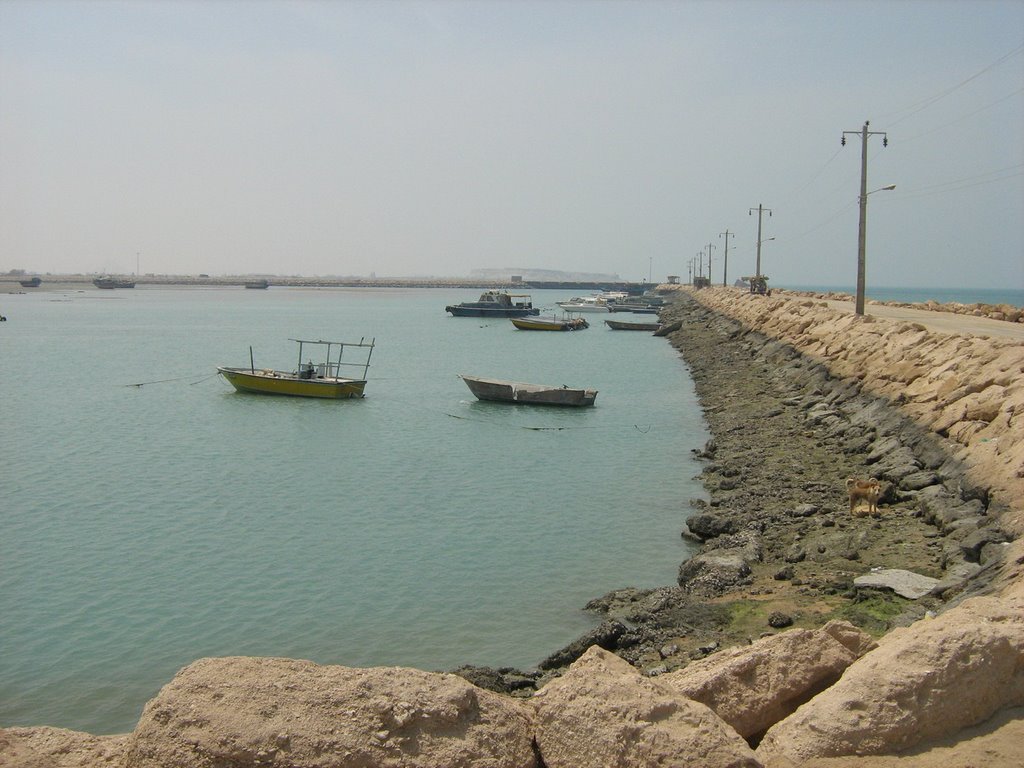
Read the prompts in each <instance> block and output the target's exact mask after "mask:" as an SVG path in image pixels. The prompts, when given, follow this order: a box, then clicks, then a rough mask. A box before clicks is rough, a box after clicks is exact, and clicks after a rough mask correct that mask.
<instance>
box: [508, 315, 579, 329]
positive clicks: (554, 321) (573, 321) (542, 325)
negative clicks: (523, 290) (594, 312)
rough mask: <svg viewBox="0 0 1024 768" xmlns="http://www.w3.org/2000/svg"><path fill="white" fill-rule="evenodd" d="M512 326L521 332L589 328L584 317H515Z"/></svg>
mask: <svg viewBox="0 0 1024 768" xmlns="http://www.w3.org/2000/svg"><path fill="white" fill-rule="evenodd" d="M511 319H512V325H514V326H515V327H516V328H518V329H519V330H521V331H582V330H583V329H584V328H589V327H590V323H588V322H587V321H586V320H585V319H584V318H582V317H568V316H567V317H566V318H565V319H562V320H559V319H558V318H557V317H513V318H511Z"/></svg>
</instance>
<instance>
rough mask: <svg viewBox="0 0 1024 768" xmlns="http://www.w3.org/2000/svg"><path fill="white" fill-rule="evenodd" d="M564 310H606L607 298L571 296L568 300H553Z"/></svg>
mask: <svg viewBox="0 0 1024 768" xmlns="http://www.w3.org/2000/svg"><path fill="white" fill-rule="evenodd" d="M555 303H556V304H558V306H559V307H561V308H562V309H564V310H565V311H566V312H607V311H608V299H607V298H605V297H603V296H573V297H572V298H571V299H569V300H568V301H558V302H555Z"/></svg>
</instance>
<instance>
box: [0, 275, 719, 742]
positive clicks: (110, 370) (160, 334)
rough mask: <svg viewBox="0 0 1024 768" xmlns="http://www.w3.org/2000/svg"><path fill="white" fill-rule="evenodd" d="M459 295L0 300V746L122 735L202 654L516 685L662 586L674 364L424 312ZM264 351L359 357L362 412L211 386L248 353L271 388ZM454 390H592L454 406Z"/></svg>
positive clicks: (679, 465)
mask: <svg viewBox="0 0 1024 768" xmlns="http://www.w3.org/2000/svg"><path fill="white" fill-rule="evenodd" d="M478 293H479V292H478V291H462V290H428V289H410V290H385V289H379V290H373V289H360V290H345V289H322V290H316V289H299V288H280V287H271V288H270V289H269V290H265V291H262V290H260V291H256V290H245V289H242V288H217V289H212V288H211V289H208V288H196V289H169V288H150V287H142V286H140V287H139V288H136V289H134V290H114V291H96V290H81V291H68V292H66V293H59V292H47V293H29V294H25V295H11V296H5V297H3V299H4V306H3V314H5V315H6V316H7V317H8V321H7V322H6V323H3V324H0V425H2V427H0V450H2V460H0V726H13V725H44V724H45V725H53V726H60V727H65V728H72V729H77V730H85V731H89V732H92V733H118V732H126V731H129V730H131V729H132V728H133V727H134V724H135V722H136V721H137V719H138V717H139V714H140V712H141V709H142V707H143V705H144V704H145V702H146V701H147V700H148V699H150V698H152V697H153V696H154V695H155V694H156V693H157V691H158V690H159V688H160V686H162V685H163V684H165V683H166V682H168V681H169V680H170V679H171V677H172V676H173V675H174V673H175V672H176V671H177V670H178V669H180V668H181V667H183V666H184V665H186V664H188V663H190V662H192V661H193V660H195V659H197V658H201V657H205V656H225V655H266V656H284V657H291V658H303V659H311V660H313V661H316V662H318V663H323V664H343V665H348V666H373V665H402V666H414V667H418V668H422V669H433V670H444V669H450V668H453V667H455V666H458V665H460V664H482V665H491V666H505V665H511V666H520V667H524V668H528V667H531V666H533V665H535V664H536V663H537V662H538V661H540V660H541V659H542V658H543V657H544V656H546V655H547V654H549V653H551V652H553V651H555V650H557V649H558V648H560V647H561V646H563V645H564V644H566V643H567V642H569V641H570V640H572V639H573V638H575V637H576V636H578V635H579V634H580V633H582V632H584V631H586V630H587V629H588V628H590V627H591V626H593V625H594V624H595V623H596V621H597V619H596V618H595V617H594V616H592V615H590V614H588V613H586V612H584V611H583V610H582V606H583V605H584V604H585V603H586V602H587V601H588V600H589V599H591V598H593V597H597V596H599V595H602V594H604V593H605V592H607V591H609V590H611V589H615V588H619V587H624V586H641V587H649V586H657V585H663V584H670V583H672V582H673V581H674V579H675V576H676V571H677V568H678V565H679V563H680V562H681V561H683V560H684V559H686V557H688V556H689V554H690V550H689V549H688V548H687V545H686V543H685V542H684V541H683V540H682V539H681V538H680V535H679V534H680V530H681V529H682V526H683V521H684V519H685V517H686V515H687V514H688V512H689V507H688V504H687V500H688V499H689V498H690V497H695V496H700V495H701V494H702V489H701V487H700V484H699V483H698V482H697V480H696V479H695V477H696V475H697V474H698V472H699V469H700V468H699V466H698V465H697V464H696V463H695V462H694V460H693V459H692V458H691V449H693V448H697V447H700V446H702V445H703V444H704V442H705V441H706V439H707V434H706V429H705V425H704V423H703V421H702V417H701V413H700V410H699V407H698V403H697V402H696V398H695V395H694V391H693V386H692V382H691V380H690V378H689V376H688V373H687V371H686V368H685V366H684V364H683V362H682V361H681V360H680V358H679V355H678V353H677V352H676V351H675V350H674V349H673V348H672V347H671V346H670V345H669V344H668V343H667V342H666V341H665V340H664V339H661V338H656V337H653V336H652V335H650V334H649V333H639V332H623V331H611V330H609V329H608V328H607V327H606V326H605V325H604V324H603V323H602V322H601V320H602V319H603V318H602V316H601V315H591V316H590V320H591V328H590V329H588V330H585V331H581V332H574V333H539V332H528V331H518V330H516V329H515V328H514V327H513V326H512V324H511V323H510V322H509V321H508V320H507V319H480V318H453V317H450V316H448V315H447V314H446V313H445V312H444V306H445V305H446V304H449V303H456V302H459V301H466V300H475V299H476V298H477V295H478ZM566 298H569V296H568V295H567V294H564V293H558V292H535V293H534V300H535V303H536V304H537V305H541V306H544V307H545V308H547V309H548V311H549V312H550V311H551V310H552V309H557V307H556V306H555V301H556V300H561V299H566ZM615 317H616V318H619V317H620V316H618V315H616V316H615ZM627 317H632V318H633V319H644V317H646V318H647V319H651V318H650V317H648V316H627ZM290 338H291V339H325V340H343V341H358V340H359V339H360V338H364V339H366V340H369V339H371V338H374V339H375V340H376V347H375V349H374V351H373V356H372V359H371V367H370V370H369V383H368V385H367V388H366V397H365V398H364V399H361V400H346V401H320V400H312V399H302V398H284V397H268V396H260V395H245V394H239V393H236V392H235V391H234V390H233V389H232V388H231V387H230V386H229V385H228V384H227V383H226V382H225V381H224V380H223V379H222V378H221V377H219V376H216V375H215V371H216V366H218V365H228V366H236V367H247V366H248V365H249V364H250V346H251V347H252V355H253V363H254V364H255V366H256V367H258V368H278V369H287V370H292V369H294V368H295V365H296V363H297V361H298V360H297V347H296V345H295V344H293V343H291V342H289V341H288V340H289V339H290ZM460 373H465V374H472V375H480V376H489V377H495V378H507V379H514V380H520V381H528V382H536V383H543V384H554V385H562V384H567V385H569V386H580V387H583V386H585V387H589V388H595V389H597V390H599V395H598V398H597V403H596V406H595V407H593V408H585V409H567V410H562V409H545V408H538V407H516V406H507V405H502V404H495V403H482V402H478V401H476V400H475V399H474V398H473V397H472V395H471V394H470V393H469V390H468V389H467V388H466V386H465V384H464V383H463V382H462V381H461V380H460V379H459V378H458V377H457V374H460Z"/></svg>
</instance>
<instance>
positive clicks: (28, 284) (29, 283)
mask: <svg viewBox="0 0 1024 768" xmlns="http://www.w3.org/2000/svg"><path fill="white" fill-rule="evenodd" d="M18 282H19V283H21V287H22V288H38V287H39V285H40V284H41V283H42V282H43V281H42V279H41V278H39V277H33V278H30V279H29V280H19V281H18Z"/></svg>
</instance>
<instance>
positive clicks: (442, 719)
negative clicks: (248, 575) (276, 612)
mask: <svg viewBox="0 0 1024 768" xmlns="http://www.w3.org/2000/svg"><path fill="white" fill-rule="evenodd" d="M679 298H680V300H679V301H678V302H677V303H676V304H675V305H673V306H672V307H671V308H670V309H669V310H667V311H666V312H665V313H664V314H663V319H665V320H669V321H673V320H675V321H678V322H679V329H678V330H677V331H675V332H674V333H673V334H671V335H670V337H669V338H670V340H671V341H672V343H673V344H674V345H675V346H676V347H678V348H679V350H680V352H681V354H682V355H683V358H684V360H685V361H686V362H687V364H688V365H689V367H690V369H691V373H692V375H693V378H694V382H695V385H696V387H697V390H698V394H699V396H700V399H701V402H702V405H703V407H704V409H705V414H706V417H707V420H708V424H709V427H710V431H711V434H712V435H713V436H714V437H713V440H712V441H711V442H709V444H708V445H707V446H705V447H704V448H703V450H701V451H700V452H699V453H700V456H701V458H702V459H703V460H704V470H703V480H704V484H705V487H706V488H707V491H708V496H709V498H708V499H695V500H692V501H691V505H692V506H693V507H694V509H693V511H692V513H691V514H690V515H689V519H688V521H687V522H688V525H687V530H686V531H685V533H686V535H688V536H692V537H693V538H695V539H696V540H698V541H699V542H700V543H701V546H700V551H699V552H698V553H697V555H695V556H694V557H693V558H692V559H691V560H689V561H687V562H686V563H684V564H682V565H681V567H680V572H679V576H678V580H677V584H675V585H673V586H671V587H663V588H659V589H654V590H636V589H623V590H618V591H616V592H613V593H611V594H609V595H607V596H605V597H604V598H600V599H598V600H595V601H594V602H593V603H592V605H591V606H590V608H591V609H592V610H595V611H598V612H600V613H603V614H604V615H605V621H604V622H603V623H602V624H601V625H600V626H599V627H597V628H596V629H595V630H594V631H593V632H592V633H590V635H588V636H586V637H583V638H580V639H579V640H578V641H576V642H574V643H572V644H570V645H569V646H567V647H566V648H565V649H562V650H561V651H559V652H557V653H555V654H553V655H552V656H551V657H550V658H549V659H547V660H545V661H544V662H542V664H541V665H540V667H541V669H540V670H539V671H536V672H519V671H516V670H468V669H467V670H462V671H461V676H460V675H454V674H444V673H430V672H421V671H418V670H411V669H398V668H378V669H366V670H364V669H349V668H344V667H328V666H318V665H315V664H312V663H311V662H303V661H292V660H285V659H258V658H257V659H254V658H224V659H203V660H200V661H197V662H195V663H193V664H191V665H190V666H188V667H186V668H185V669H183V670H182V671H181V672H179V673H178V675H177V676H175V678H174V679H173V680H172V681H171V682H170V683H169V684H168V685H166V686H165V687H164V688H163V690H161V692H160V693H159V695H158V696H157V697H156V698H155V699H153V700H152V701H151V702H149V704H148V705H147V706H146V708H145V711H144V712H143V715H142V717H141V719H140V722H139V724H138V726H137V727H136V729H135V730H134V731H133V732H132V733H131V734H127V735H121V736H92V735H89V734H83V733H76V732H71V731H64V730H59V729H53V728H45V727H40V728H10V729H6V730H3V731H0V765H3V766H17V767H18V768H24V767H26V766H33V768H35V767H36V766H55V767H57V768H62V767H63V766H111V767H113V768H129V767H132V768H134V767H142V766H146V767H149V766H153V767H156V766H160V767H161V768H174V767H176V766H182V767H184V766H189V767H190V768H192V767H196V768H203V767H205V766H208V767H210V768H212V767H213V766H217V767H218V768H231V767H233V766H239V767H241V766H247V767H248V766H353V767H354V766H360V767H363V766H453V767H454V766H467V767H469V766H472V767H476V766H495V767H496V768H499V767H501V766H522V767H523V768H527V767H530V766H532V767H533V768H560V767H562V766H565V767H570V766H571V767H572V768H588V767H589V766H607V767H608V768H611V767H612V766H614V767H616V768H630V767H631V766H637V767H638V768H639V767H640V766H655V765H658V766H672V765H675V766H709V767H717V766H750V767H751V768H753V767H755V766H768V768H776V767H778V768H787V767H789V766H820V767H821V768H824V767H825V766H829V767H831V768H843V767H845V766H850V767H851V768H852V767H853V766H894V765H896V761H898V765H899V766H900V768H908V767H909V768H915V767H916V768H925V767H927V768H938V766H943V767H944V768H945V767H946V766H981V765H984V766H992V767H994V768H999V767H1000V766H1016V765H1019V764H1020V754H1021V752H1020V749H1021V747H1020V745H1021V744H1022V743H1024V539H1022V538H1021V533H1022V530H1024V512H1022V499H1024V487H1022V483H1024V453H1022V451H1024V447H1022V446H1024V439H1022V438H1024V435H1022V434H1021V432H1022V430H1024V376H1022V374H1024V344H1021V343H1019V342H1008V341H999V340H993V339H984V338H977V337H968V336H959V335H950V334H937V333H933V332H930V331H928V330H926V329H925V328H924V327H923V326H916V325H913V324H910V323H900V322H892V321H882V320H875V319H873V318H871V317H870V316H868V317H856V316H853V315H851V314H849V313H845V314H844V313H842V312H838V311H836V310H835V309H833V308H830V307H829V306H828V305H826V304H825V303H824V302H821V301H817V300H815V299H812V298H808V297H787V296H773V297H759V296H751V295H749V294H744V293H739V292H735V291H730V290H718V289H712V290H705V291H700V292H698V293H696V294H691V293H690V292H689V291H685V292H682V295H681V296H680V297H679ZM851 475H856V476H860V477H874V478H877V479H878V480H879V481H880V482H881V483H882V485H883V488H884V493H883V495H882V498H881V499H880V500H879V505H878V506H879V510H878V512H877V513H875V514H851V511H850V508H849V504H848V501H847V499H846V495H845V488H844V481H845V478H846V477H848V476H851ZM857 512H858V513H859V512H860V510H857ZM893 577H895V578H894V579H893ZM893 590H896V591H897V592H899V593H901V594H903V595H907V596H906V597H901V596H899V595H897V594H894V592H893ZM789 625H793V627H792V628H787V627H788V626H789ZM890 630H891V631H890ZM467 677H468V678H470V679H473V680H474V681H476V682H478V685H474V684H472V683H471V682H469V680H467V679H466V678H467ZM489 687H490V688H498V689H502V690H507V691H508V690H515V691H516V692H517V695H516V696H510V695H506V694H502V693H497V692H495V691H492V690H487V688H489Z"/></svg>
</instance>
